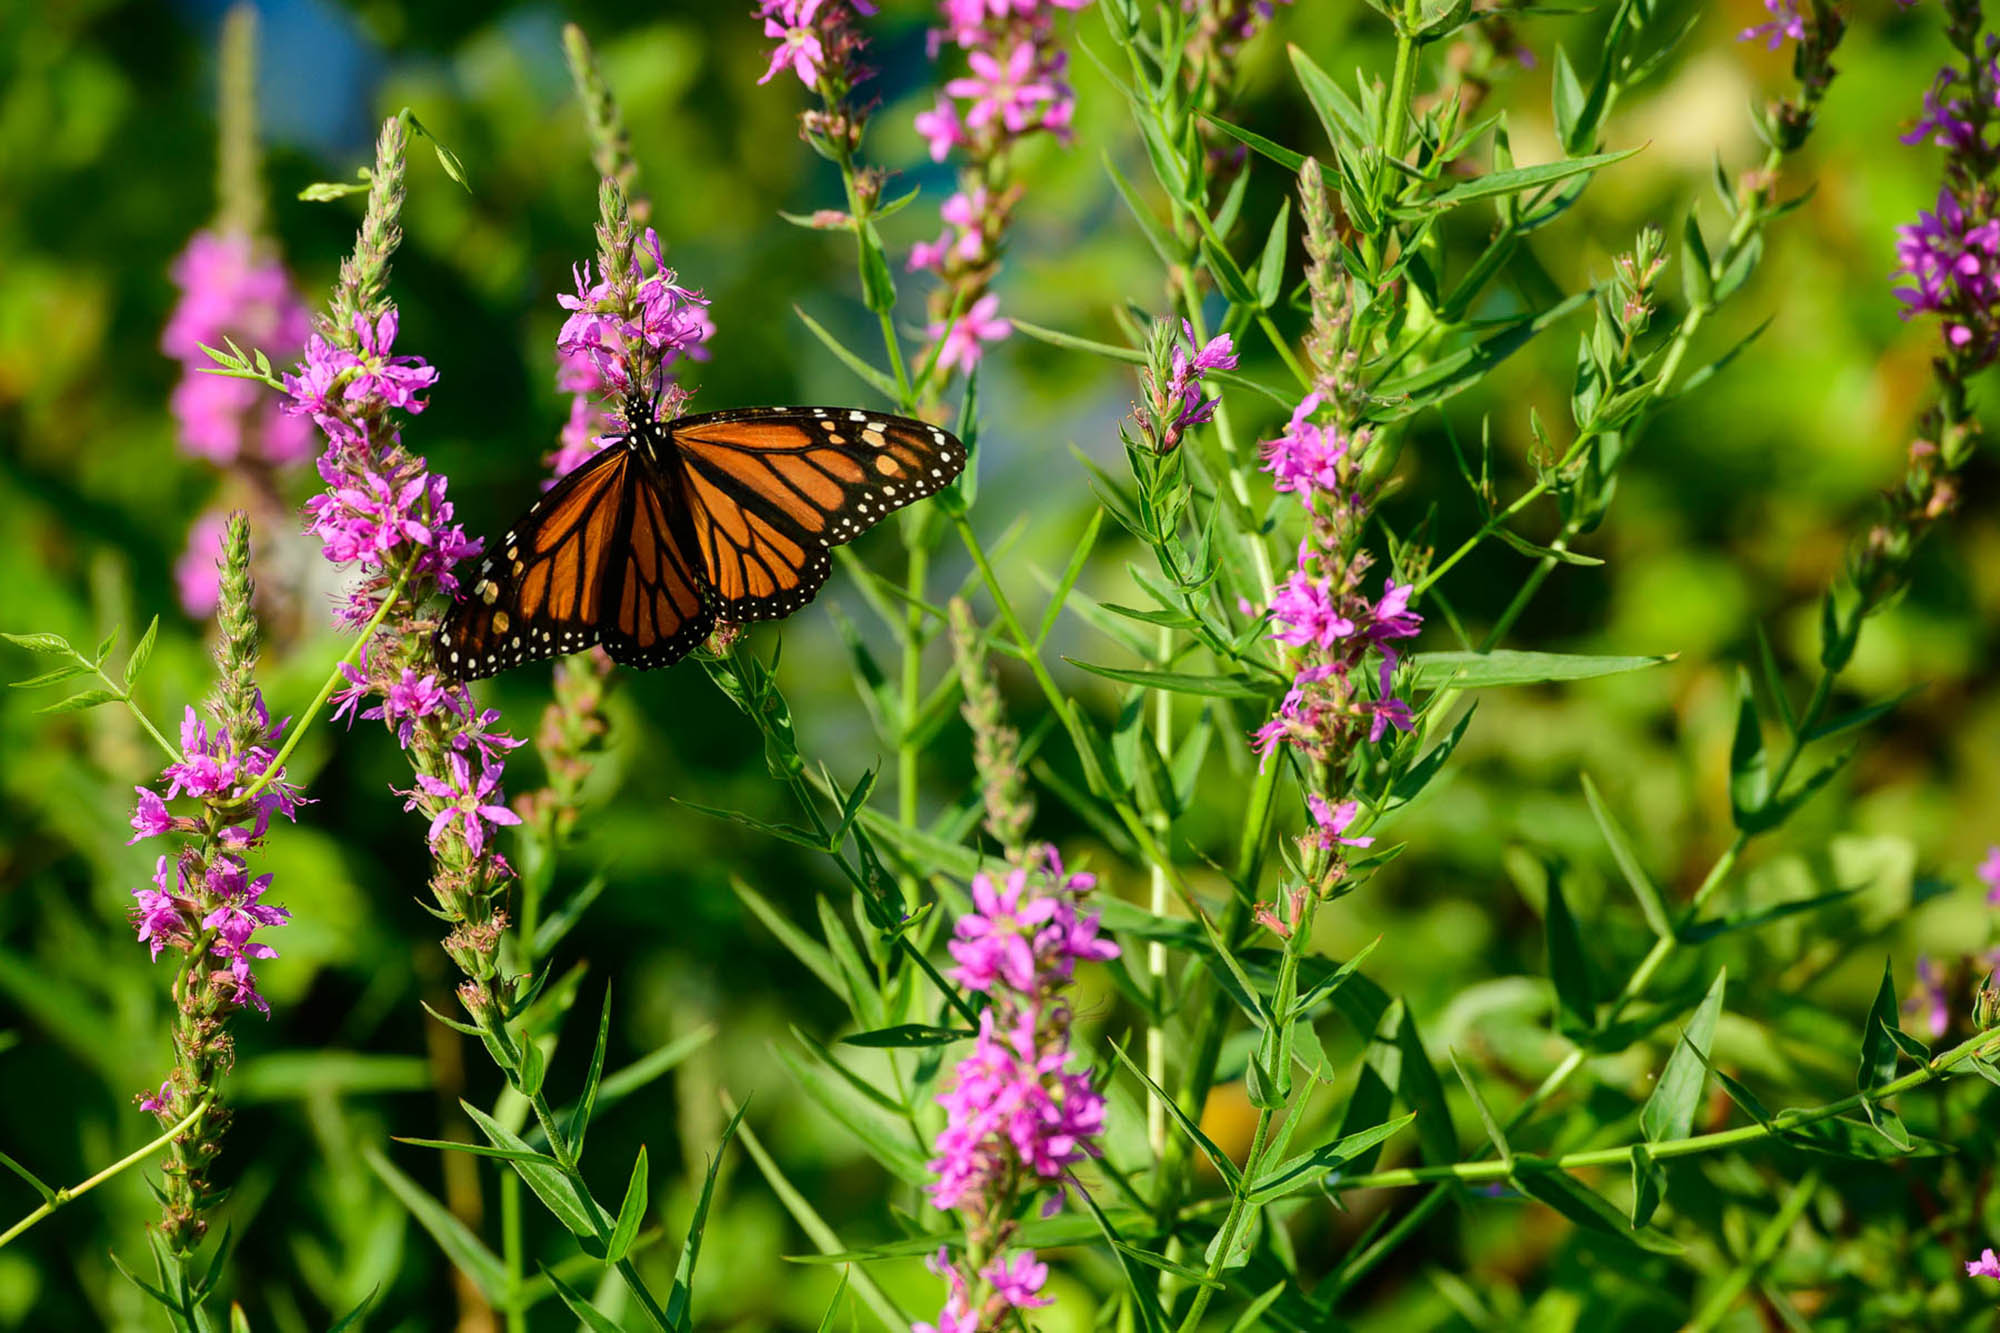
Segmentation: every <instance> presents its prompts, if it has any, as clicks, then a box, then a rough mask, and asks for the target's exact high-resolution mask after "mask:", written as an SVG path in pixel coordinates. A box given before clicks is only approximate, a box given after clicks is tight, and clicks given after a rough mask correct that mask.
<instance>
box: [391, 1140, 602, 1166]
mask: <svg viewBox="0 0 2000 1333" xmlns="http://www.w3.org/2000/svg"><path fill="white" fill-rule="evenodd" d="M390 1138H391V1139H393V1140H394V1141H395V1142H397V1143H403V1144H408V1145H409V1146H410V1147H412V1148H430V1149H432V1150H434V1151H436V1152H462V1153H464V1154H465V1155H466V1156H468V1157H490V1158H492V1159H493V1160H494V1161H498V1162H533V1163H536V1164H538V1165H541V1166H552V1167H555V1168H556V1169H558V1170H560V1169H561V1167H562V1163H560V1162H558V1161H556V1159H555V1158H553V1157H551V1156H549V1155H548V1154H547V1153H545V1152H537V1151H535V1150H534V1149H533V1148H495V1147H493V1146H492V1145H490V1144H485V1143H466V1142H463V1141H462V1140H459V1139H419V1138H413V1137H411V1136H409V1135H407V1134H392V1135H390Z"/></svg>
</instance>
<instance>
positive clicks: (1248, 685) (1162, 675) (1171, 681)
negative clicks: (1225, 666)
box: [1063, 657, 1284, 699]
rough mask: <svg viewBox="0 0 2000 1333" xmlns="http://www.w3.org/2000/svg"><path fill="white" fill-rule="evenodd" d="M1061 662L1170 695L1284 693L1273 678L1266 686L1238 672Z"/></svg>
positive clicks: (1263, 695)
mask: <svg viewBox="0 0 2000 1333" xmlns="http://www.w3.org/2000/svg"><path fill="white" fill-rule="evenodd" d="M1063 661H1065V662H1067V663H1069V664H1070V665H1071V666H1073V667H1081V668H1082V669H1083V670H1085V671H1088V672H1090V673H1091V674H1092V675H1094V676H1103V677H1104V678H1105V679H1106V680H1115V681H1120V682H1122V683H1124V684H1126V685H1143V686H1144V687H1145V688H1147V689H1149V690H1166V691H1169V692H1170V693H1173V694H1199V695H1207V696H1210V697H1213V698H1218V699H1264V698H1270V697H1273V696H1275V695H1278V694H1281V693H1283V692H1284V686H1283V683H1282V682H1279V681H1276V680H1273V681H1272V682H1271V683H1270V684H1269V685H1268V686H1265V685H1260V684H1259V683H1258V682H1256V681H1254V680H1252V679H1251V678H1250V677H1248V676H1246V675H1244V674H1242V673H1241V672H1216V673H1214V674H1202V673H1197V672H1189V671H1154V670H1151V669H1149V668H1145V667H1113V666H1099V665H1098V664H1097V663H1095V662H1079V661H1077V660H1076V659H1075V658H1074V657H1065V658H1063Z"/></svg>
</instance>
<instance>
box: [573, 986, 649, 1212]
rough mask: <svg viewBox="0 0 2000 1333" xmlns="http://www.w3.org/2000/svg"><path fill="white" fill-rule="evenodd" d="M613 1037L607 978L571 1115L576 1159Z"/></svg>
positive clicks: (595, 1101)
mask: <svg viewBox="0 0 2000 1333" xmlns="http://www.w3.org/2000/svg"><path fill="white" fill-rule="evenodd" d="M610 1040H611V983H610V982H608V981H607V982H605V984H604V1006H603V1008H602V1009H601V1010H600V1011H599V1013H598V1016H597V1045H596V1046H595V1047H594V1048H592V1050H591V1052H590V1069H589V1072H587V1073H586V1074H585V1075H584V1076H583V1092H582V1093H581V1094H580V1095H579V1096H578V1097H577V1099H576V1110H575V1111H574V1112H572V1113H571V1115H570V1118H569V1128H568V1130H567V1131H566V1132H567V1134H568V1135H569V1156H570V1160H571V1161H573V1162H581V1161H582V1160H583V1138H584V1135H585V1134H587V1133H588V1132H589V1131H590V1117H591V1115H592V1114H593V1113H595V1111H596V1110H597V1089H598V1085H599V1083H600V1081H601V1080H602V1079H603V1077H604V1048H605V1047H606V1046H607V1045H608V1044H609V1043H610ZM641 1151H642V1152H643V1151H644V1149H641ZM628 1243H629V1241H628Z"/></svg>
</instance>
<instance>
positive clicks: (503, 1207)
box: [500, 1171, 528, 1333]
mask: <svg viewBox="0 0 2000 1333" xmlns="http://www.w3.org/2000/svg"><path fill="white" fill-rule="evenodd" d="M500 1252H501V1257H502V1261H503V1262H504V1263H505V1264H506V1266H507V1333H528V1305H527V1301H526V1300H525V1299H524V1296H523V1292H522V1289H521V1283H522V1280H523V1278H524V1276H525V1271H526V1270H525V1258H524V1256H525V1255H526V1252H527V1250H526V1246H525V1245H524V1244H523V1243H522V1238H521V1177H520V1176H519V1175H517V1174H515V1173H514V1172H512V1171H503V1172H501V1173H500Z"/></svg>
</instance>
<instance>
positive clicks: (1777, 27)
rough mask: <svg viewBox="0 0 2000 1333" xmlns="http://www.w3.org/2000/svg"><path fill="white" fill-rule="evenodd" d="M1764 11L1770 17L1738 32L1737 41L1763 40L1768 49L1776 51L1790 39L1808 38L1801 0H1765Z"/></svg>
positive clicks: (1798, 40)
mask: <svg viewBox="0 0 2000 1333" xmlns="http://www.w3.org/2000/svg"><path fill="white" fill-rule="evenodd" d="M1764 11H1765V13H1767V14H1768V15H1769V16H1770V17H1769V18H1767V19H1766V20H1765V21H1764V22H1762V23H1759V24H1757V25H1756V26H1755V27H1750V28H1745V29H1744V30H1743V31H1742V32H1739V33H1737V34H1736V40H1737V41H1739V42H1755V41H1763V42H1764V43H1765V49H1766V50H1770V51H1775V50H1777V49H1778V48H1779V47H1781V46H1783V45H1784V44H1785V43H1786V42H1788V41H1792V42H1802V41H1804V40H1805V39H1806V19H1805V15H1804V14H1803V13H1801V12H1800V10H1799V0H1764Z"/></svg>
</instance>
